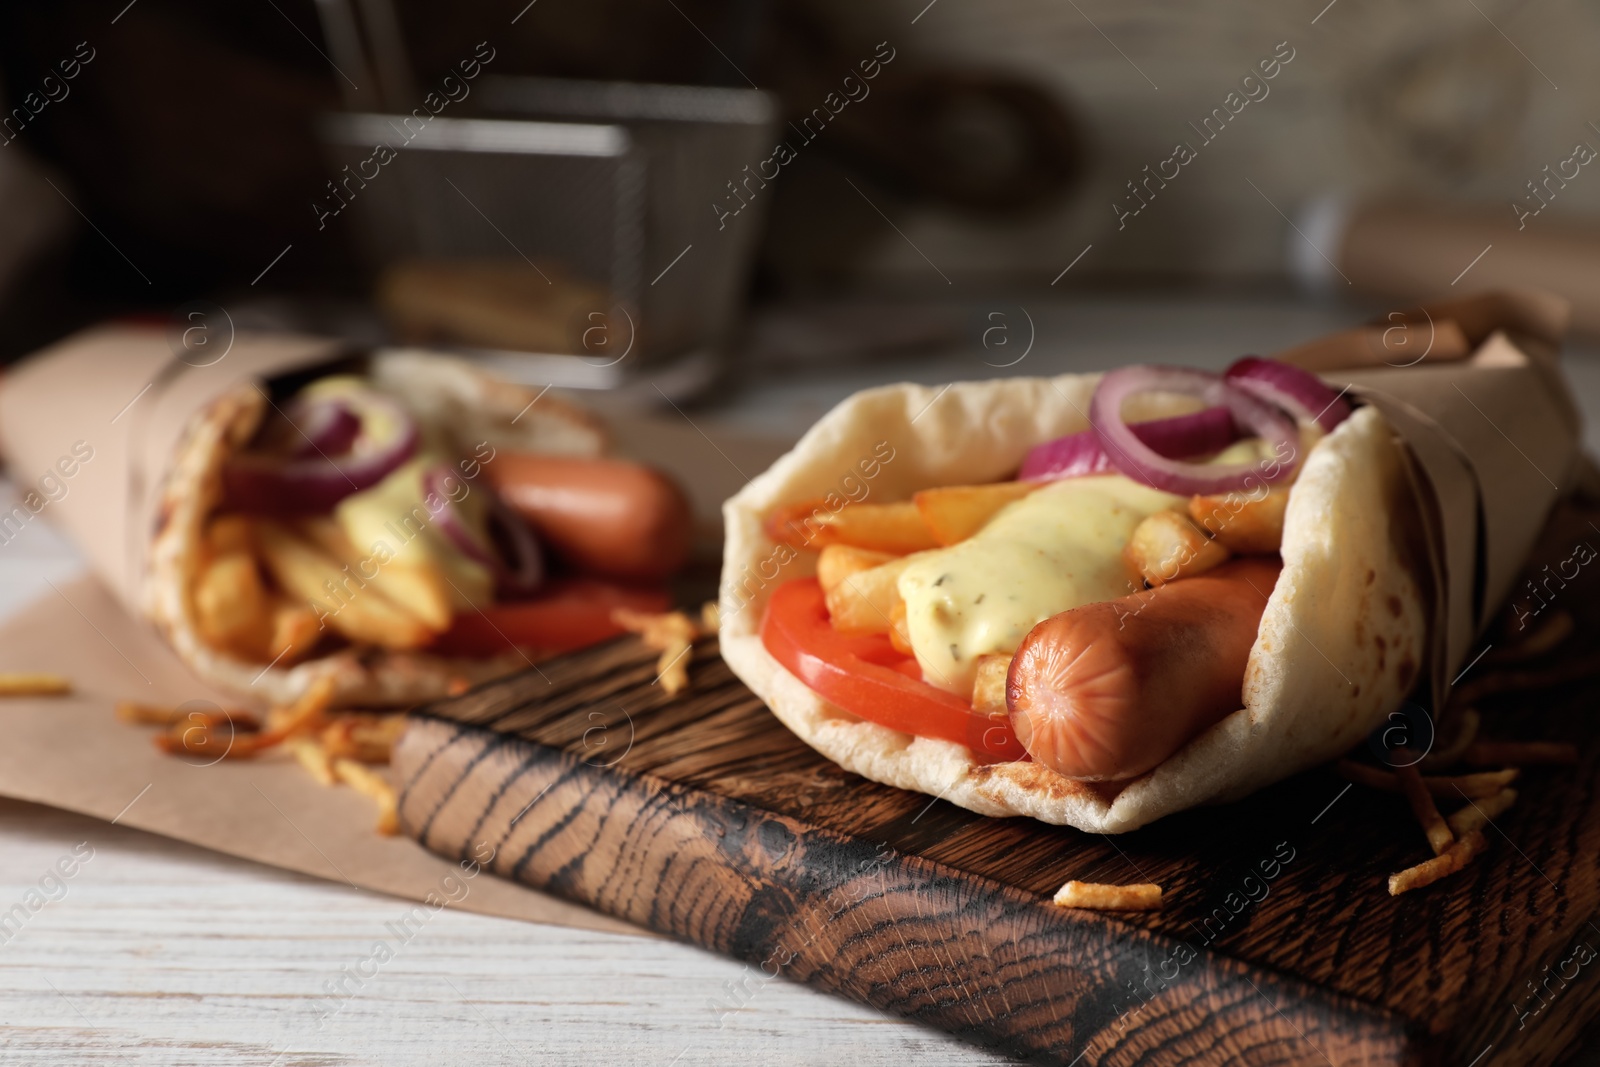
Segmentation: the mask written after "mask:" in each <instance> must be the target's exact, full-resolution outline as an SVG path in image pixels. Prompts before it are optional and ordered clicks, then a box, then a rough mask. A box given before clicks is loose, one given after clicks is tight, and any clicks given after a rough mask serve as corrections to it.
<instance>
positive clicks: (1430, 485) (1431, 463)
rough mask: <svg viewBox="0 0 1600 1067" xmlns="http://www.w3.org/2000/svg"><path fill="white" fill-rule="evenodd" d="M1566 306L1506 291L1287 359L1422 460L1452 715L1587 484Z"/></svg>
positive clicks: (1440, 684) (1437, 652)
mask: <svg viewBox="0 0 1600 1067" xmlns="http://www.w3.org/2000/svg"><path fill="white" fill-rule="evenodd" d="M1568 318H1569V316H1568V306H1567V304H1566V302H1565V301H1564V300H1562V299H1561V298H1559V297H1554V296H1551V295H1549V294H1546V293H1540V292H1534V291H1515V290H1503V291H1497V292H1492V293H1486V294H1482V295H1479V296H1475V297H1470V298H1467V299H1464V300H1457V301H1451V302H1449V303H1440V304H1430V305H1426V306H1424V307H1420V308H1417V309H1415V310H1411V311H1406V312H1396V313H1394V314H1392V315H1390V316H1389V317H1388V318H1387V319H1385V320H1383V321H1381V322H1378V323H1375V324H1372V325H1370V326H1366V327H1362V328H1358V329H1355V330H1348V331H1345V332H1343V333H1338V334H1334V335H1332V336H1330V337H1325V338H1322V339H1320V340H1317V341H1313V342H1311V343H1309V344H1306V345H1301V346H1299V347H1298V348H1294V349H1290V350H1289V351H1287V352H1282V353H1279V354H1278V356H1277V358H1279V359H1282V360H1285V361H1287V362H1291V363H1295V364H1297V365H1299V366H1302V367H1305V368H1306V369H1308V370H1313V371H1316V372H1317V373H1319V374H1320V375H1321V376H1322V377H1323V379H1324V380H1325V381H1328V382H1329V383H1331V384H1333V385H1334V386H1335V387H1336V388H1348V389H1349V390H1350V392H1351V394H1353V395H1354V396H1356V397H1358V398H1360V399H1361V400H1363V401H1365V402H1366V403H1369V404H1372V405H1373V406H1375V407H1377V408H1378V409H1379V410H1381V411H1382V412H1383V414H1384V415H1385V416H1386V417H1387V418H1388V420H1389V423H1390V425H1391V426H1392V427H1393V428H1394V430H1395V432H1396V433H1397V434H1398V435H1399V436H1400V437H1401V438H1402V439H1403V441H1404V442H1405V445H1406V451H1407V453H1408V455H1409V457H1410V475H1411V481H1412V485H1413V488H1414V490H1415V493H1416V499H1417V503H1418V511H1419V517H1420V519H1421V525H1422V531H1421V533H1422V537H1421V541H1422V545H1423V549H1424V553H1425V558H1424V559H1423V560H1421V561H1419V562H1420V564H1421V565H1422V566H1423V567H1424V569H1425V573H1424V574H1422V575H1421V576H1420V577H1422V578H1424V579H1425V580H1426V581H1427V583H1428V585H1429V587H1430V589H1431V595H1432V601H1433V604H1432V607H1433V611H1432V625H1431V629H1430V633H1429V644H1430V649H1429V665H1428V677H1429V678H1430V679H1431V680H1432V683H1433V694H1432V695H1433V700H1434V703H1435V706H1436V707H1441V708H1442V707H1443V705H1444V701H1445V698H1446V697H1447V696H1448V694H1449V690H1450V687H1451V684H1452V682H1453V680H1454V679H1455V678H1456V675H1457V673H1458V672H1459V671H1460V670H1461V669H1462V667H1464V666H1466V665H1467V661H1468V660H1469V658H1470V657H1472V656H1474V655H1476V654H1477V652H1478V651H1480V649H1478V648H1476V647H1474V646H1475V643H1476V642H1478V635H1479V634H1480V632H1481V631H1482V630H1483V628H1484V627H1485V626H1487V625H1488V623H1489V621H1490V619H1491V618H1492V617H1493V615H1494V614H1495V612H1496V611H1498V610H1499V608H1500V606H1501V605H1502V604H1503V603H1504V602H1505V600H1506V598H1507V596H1508V595H1509V594H1510V593H1511V592H1512V585H1513V584H1514V583H1515V581H1516V580H1517V576H1518V575H1519V573H1520V572H1521V570H1522V566H1523V563H1524V562H1525V561H1526V560H1527V557H1528V553H1529V551H1530V550H1531V549H1532V548H1533V545H1534V542H1535V540H1536V539H1537V538H1538V536H1539V532H1540V531H1541V530H1542V529H1543V528H1544V525H1545V521H1546V520H1547V519H1548V517H1549V515H1550V511H1551V508H1552V507H1553V506H1554V505H1555V503H1556V501H1557V500H1559V499H1560V498H1561V497H1562V496H1564V495H1566V494H1567V493H1569V492H1570V491H1571V490H1572V489H1574V488H1575V487H1576V482H1577V480H1578V471H1579V462H1580V453H1579V444H1578V443H1579V440H1580V437H1581V420H1580V416H1579V414H1578V408H1577V405H1576V404H1575V403H1574V401H1573V399H1572V394H1571V391H1570V389H1569V388H1568V386H1567V384H1566V380H1565V379H1564V377H1563V376H1562V374H1561V370H1560V366H1559V364H1558V360H1557V352H1558V350H1559V347H1560V344H1561V340H1562V338H1563V336H1564V335H1565V333H1566V330H1567V324H1568Z"/></svg>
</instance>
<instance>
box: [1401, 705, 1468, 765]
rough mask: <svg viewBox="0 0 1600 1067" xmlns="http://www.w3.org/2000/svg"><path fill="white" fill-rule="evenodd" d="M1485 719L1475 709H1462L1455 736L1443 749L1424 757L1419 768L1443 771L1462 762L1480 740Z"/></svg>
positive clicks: (1435, 750)
mask: <svg viewBox="0 0 1600 1067" xmlns="http://www.w3.org/2000/svg"><path fill="white" fill-rule="evenodd" d="M1482 722H1483V719H1482V717H1481V716H1480V715H1479V714H1478V713H1477V711H1476V710H1475V709H1473V708H1462V709H1461V712H1460V717H1459V718H1458V719H1457V721H1456V731H1455V735H1454V736H1453V737H1451V738H1450V740H1449V742H1448V743H1447V744H1446V745H1445V746H1444V747H1443V748H1438V749H1434V750H1433V751H1432V752H1429V753H1428V754H1427V755H1426V756H1424V757H1423V759H1422V762H1421V763H1420V764H1418V765H1417V766H1418V768H1419V769H1421V770H1424V771H1435V770H1443V769H1444V768H1446V767H1454V766H1455V765H1456V764H1457V763H1460V762H1461V757H1462V755H1463V754H1464V753H1465V752H1466V751H1467V746H1468V745H1470V744H1472V743H1473V742H1474V741H1476V740H1477V739H1478V727H1479V726H1480V725H1481V724H1482Z"/></svg>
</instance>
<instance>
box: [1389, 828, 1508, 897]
mask: <svg viewBox="0 0 1600 1067" xmlns="http://www.w3.org/2000/svg"><path fill="white" fill-rule="evenodd" d="M1487 847H1488V842H1487V841H1485V840H1484V838H1483V833H1482V831H1480V830H1473V831H1472V832H1471V833H1469V834H1467V835H1466V836H1465V837H1463V838H1462V839H1461V840H1460V841H1457V842H1456V843H1455V844H1453V845H1451V846H1450V847H1449V848H1447V849H1445V850H1444V851H1443V852H1441V853H1440V854H1439V855H1437V856H1435V857H1433V859H1431V860H1428V861H1426V862H1424V863H1419V864H1417V865H1416V866H1415V867H1407V868H1406V869H1405V870H1403V871H1400V872H1399V873H1397V874H1391V875H1390V876H1389V895H1390V896H1391V897H1397V896H1399V895H1400V894H1401V893H1409V892H1410V891H1411V890H1413V889H1421V888H1422V887H1423V886H1426V885H1432V884H1433V883H1434V882H1437V881H1438V880H1439V879H1441V878H1443V877H1445V876H1446V875H1450V874H1454V873H1455V872H1457V871H1459V870H1461V868H1463V867H1465V866H1466V865H1467V864H1468V863H1471V862H1472V859H1473V857H1475V856H1477V855H1478V853H1480V852H1482V851H1483V850H1484V849H1485V848H1487Z"/></svg>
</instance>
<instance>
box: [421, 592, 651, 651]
mask: <svg viewBox="0 0 1600 1067" xmlns="http://www.w3.org/2000/svg"><path fill="white" fill-rule="evenodd" d="M671 603H672V600H671V597H669V596H668V595H667V591H666V590H664V589H652V588H640V587H637V586H627V585H618V584H616V583H614V582H601V581H596V580H594V579H592V578H565V579H560V580H557V581H553V582H551V583H550V584H549V585H547V586H545V588H544V590H543V591H542V592H540V593H539V595H538V596H536V597H534V598H533V599H532V600H518V601H513V602H511V603H507V604H493V605H490V606H489V607H486V608H484V609H483V610H482V611H472V610H470V609H467V610H462V611H458V612H457V613H456V616H455V618H454V619H452V620H451V623H450V629H448V630H446V631H445V632H444V633H442V634H440V635H439V637H438V639H437V640H436V641H435V642H434V643H433V645H432V646H430V648H429V651H432V652H437V653H439V654H440V655H444V656H495V655H499V654H500V653H502V652H509V651H511V650H512V649H517V648H533V649H538V650H539V651H540V652H542V653H552V654H553V653H559V652H571V651H572V650H574V649H578V648H585V647H587V646H589V645H593V644H598V643H599V642H601V641H604V640H606V639H607V638H611V637H616V636H618V635H619V634H621V633H622V632H623V629H622V627H620V626H618V625H617V624H616V623H614V622H612V621H611V612H612V611H613V610H615V609H616V608H632V609H633V610H635V611H666V610H667V608H668V607H669V606H670V605H671Z"/></svg>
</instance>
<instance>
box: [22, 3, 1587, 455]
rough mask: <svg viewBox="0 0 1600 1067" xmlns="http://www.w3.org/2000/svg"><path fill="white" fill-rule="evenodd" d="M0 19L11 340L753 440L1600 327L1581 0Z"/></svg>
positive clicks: (29, 11) (49, 8)
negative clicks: (587, 404) (1126, 381)
mask: <svg viewBox="0 0 1600 1067" xmlns="http://www.w3.org/2000/svg"><path fill="white" fill-rule="evenodd" d="M3 19H4V32H0V86H3V96H4V101H3V106H4V109H5V112H4V113H5V117H4V118H3V120H0V140H3V141H4V145H3V146H0V196H3V201H0V202H3V203H4V204H5V206H6V210H5V211H4V213H3V215H0V357H3V358H5V359H7V360H12V359H16V358H18V357H20V356H22V355H24V354H25V353H27V352H29V351H31V350H33V349H35V348H37V347H39V346H41V345H43V344H46V343H48V342H50V341H52V340H54V339H56V338H58V337H61V336H63V335H65V334H67V333H69V332H71V331H73V330H75V329H77V328H80V327H81V326H83V325H86V324H88V323H91V322H94V321H98V320H102V319H105V318H108V317H126V316H134V317H141V318H147V319H151V320H153V321H160V322H166V323H168V324H169V325H172V326H174V327H175V332H174V336H175V337H178V338H180V340H179V341H177V342H175V343H177V344H180V345H182V344H194V343H205V339H206V338H207V337H216V336H219V334H218V331H223V332H225V331H228V330H233V329H243V328H270V329H297V330H309V331H314V332H332V333H337V334H341V335H344V336H348V337H349V338H351V339H352V341H355V342H359V343H363V344H405V343H426V344H430V345H436V346H445V347H452V348H456V349H459V350H461V351H464V352H468V353H471V354H473V355H475V356H477V357H479V358H482V359H485V360H487V361H490V362H494V363H496V364H497V365H499V366H500V367H502V369H504V370H506V371H507V373H512V374H514V375H516V376H520V377H522V378H524V379H526V380H528V381H532V382H537V383H542V384H553V385H555V386H557V387H558V388H570V389H577V390H584V391H586V392H587V393H588V394H589V395H590V397H591V398H592V399H593V400H595V401H596V402H598V403H599V404H601V406H605V405H608V404H611V405H617V406H621V407H643V406H650V405H655V406H657V407H663V406H664V405H665V404H667V403H669V402H670V403H677V404H680V405H682V406H683V409H684V410H686V411H693V410H699V411H701V412H703V413H706V414H707V416H708V417H714V418H717V419H722V420H726V421H728V422H729V423H730V424H732V425H734V426H738V425H745V426H748V427H752V428H753V427H760V428H762V429H764V430H766V431H768V432H776V433H778V434H779V435H780V436H787V435H792V434H794V433H798V432H799V431H800V430H801V429H803V428H804V426H805V425H807V424H808V423H809V422H810V421H811V420H812V419H814V418H815V417H816V416H817V415H818V414H820V412H821V411H822V410H824V409H825V407H826V406H827V405H828V404H831V403H832V402H834V401H835V400H837V399H838V398H839V397H841V396H843V395H845V394H846V393H848V392H849V391H850V390H851V389H853V388H856V387H858V386H859V385H861V384H865V383H867V382H872V381H886V380H895V379H901V378H912V379H918V380H926V381H938V380H948V379H950V378H953V377H982V376H987V375H991V374H1013V373H1046V372H1057V371H1060V370H1065V369H1079V368H1083V369H1087V368H1092V367H1101V366H1106V365H1110V364H1114V363H1118V362H1126V361H1131V360H1152V359H1155V360H1164V361H1168V362H1184V363H1197V364H1201V365H1221V364H1222V363H1224V362H1226V361H1228V360H1230V359H1232V358H1234V357H1236V356H1237V355H1238V354H1240V353H1241V352H1244V351H1272V350H1275V349H1278V348H1282V347H1286V346H1288V345H1290V344H1292V343H1294V342H1296V341H1298V340H1302V339H1304V338H1306V337H1307V336H1310V335H1311V334H1314V333H1317V332H1321V331H1324V330H1327V329H1332V328H1336V327H1340V326H1344V325H1347V324H1349V323H1350V322H1352V321H1353V320H1359V319H1372V318H1377V319H1381V317H1382V316H1383V315H1384V314H1385V313H1386V312H1387V311H1388V310H1392V309H1398V308H1401V307H1405V306H1408V305H1409V304H1410V303H1413V302H1415V301H1417V300H1420V299H1425V298H1436V297H1441V296H1458V295H1465V294H1466V293H1468V292H1471V291H1475V290H1478V289H1482V288H1486V287H1489V286H1492V285H1502V284H1539V285H1545V286H1549V287H1554V288H1557V289H1559V290H1561V291H1564V292H1566V293H1567V294H1568V295H1569V296H1571V297H1573V299H1574V300H1575V301H1576V302H1577V305H1576V306H1577V316H1576V318H1577V325H1578V327H1579V329H1580V331H1581V332H1582V333H1583V334H1584V336H1585V337H1587V336H1588V335H1590V334H1595V333H1597V332H1600V270H1597V267H1596V265H1597V263H1600V260H1597V258H1596V257H1597V255H1600V238H1597V237H1596V236H1595V232H1594V231H1593V230H1592V229H1591V228H1590V226H1591V223H1590V219H1591V218H1592V217H1593V216H1594V214H1595V212H1596V211H1597V209H1600V175H1591V174H1590V173H1589V172H1590V170H1591V169H1592V168H1590V167H1589V166H1588V165H1587V164H1588V163H1589V162H1590V161H1591V160H1592V159H1593V158H1594V157H1595V150H1594V147H1591V146H1595V147H1600V127H1597V126H1596V125H1595V121H1596V120H1600V108H1593V107H1592V105H1593V103H1594V101H1595V100H1596V99H1597V90H1600V71H1597V69H1596V67H1595V64H1593V62H1592V61H1590V60H1589V58H1588V56H1587V52H1588V50H1589V45H1590V43H1591V42H1593V41H1594V40H1595V39H1596V33H1597V32H1600V10H1597V9H1596V8H1595V7H1594V6H1593V5H1583V4H1579V3H1576V2H1573V0H1545V2H1541V3H1538V4H1525V3H1508V2H1505V0H1439V2H1418V3H1412V4H1405V5H1395V4H1382V3H1377V2H1370V0H1333V2H1332V3H1328V2H1327V0H1310V2H1306V3H1299V2H1296V3H1292V4H1277V5H1272V6H1270V7H1264V6H1262V5H1257V4H1244V3H1238V2H1235V0H1208V2H1204V3H1165V2H1160V0H1145V2H1142V3H1137V4H1114V3H1110V2H1107V0H1065V2H1062V0H1051V2H1049V3H1046V2H1044V0H991V2H989V3H985V4H981V5H980V4H976V3H972V2H971V0H932V2H929V0H909V2H898V0H896V2H886V3H879V4H872V5H858V4H844V3H836V2H831V0H764V2H743V3H727V2H717V0H602V2H591V3H586V4H575V3H572V2H570V0H538V2H535V3H529V2H528V0H469V2H463V3H456V4H451V5H448V6H443V5H437V4H423V3H418V2H413V0H393V2H392V3H391V2H387V0H339V2H333V0H316V2H312V0H263V2H261V3H247V4H235V5H225V6H224V5H215V4H202V3H199V2H197V0H133V2H132V3H128V2H127V0H111V2H109V3H102V2H93V3H90V2H82V0H65V2H60V3H55V4H50V5H26V6H25V5H13V6H11V7H10V8H9V9H8V11H7V13H6V14H5V15H4V16H3ZM1586 108H1590V110H1586ZM184 338H187V340H183V339H184ZM1587 346H1588V342H1587V341H1586V340H1583V341H1581V342H1580V345H1579V347H1578V349H1577V351H1576V353H1575V354H1574V356H1573V362H1572V368H1573V374H1574V377H1575V379H1577V381H1578V385H1579V387H1580V393H1581V394H1582V395H1583V396H1584V398H1585V399H1584V402H1585V404H1589V403H1590V401H1589V399H1588V398H1589V397H1591V396H1595V395H1600V374H1597V373H1595V372H1594V371H1593V370H1592V369H1591V360H1592V354H1591V353H1590V350H1589V348H1588V347H1587ZM1406 355H1409V353H1408V354H1406ZM1591 386H1592V388H1591ZM1591 421H1593V420H1592V419H1591ZM1592 443H1593V442H1592V441H1591V444H1592Z"/></svg>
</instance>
